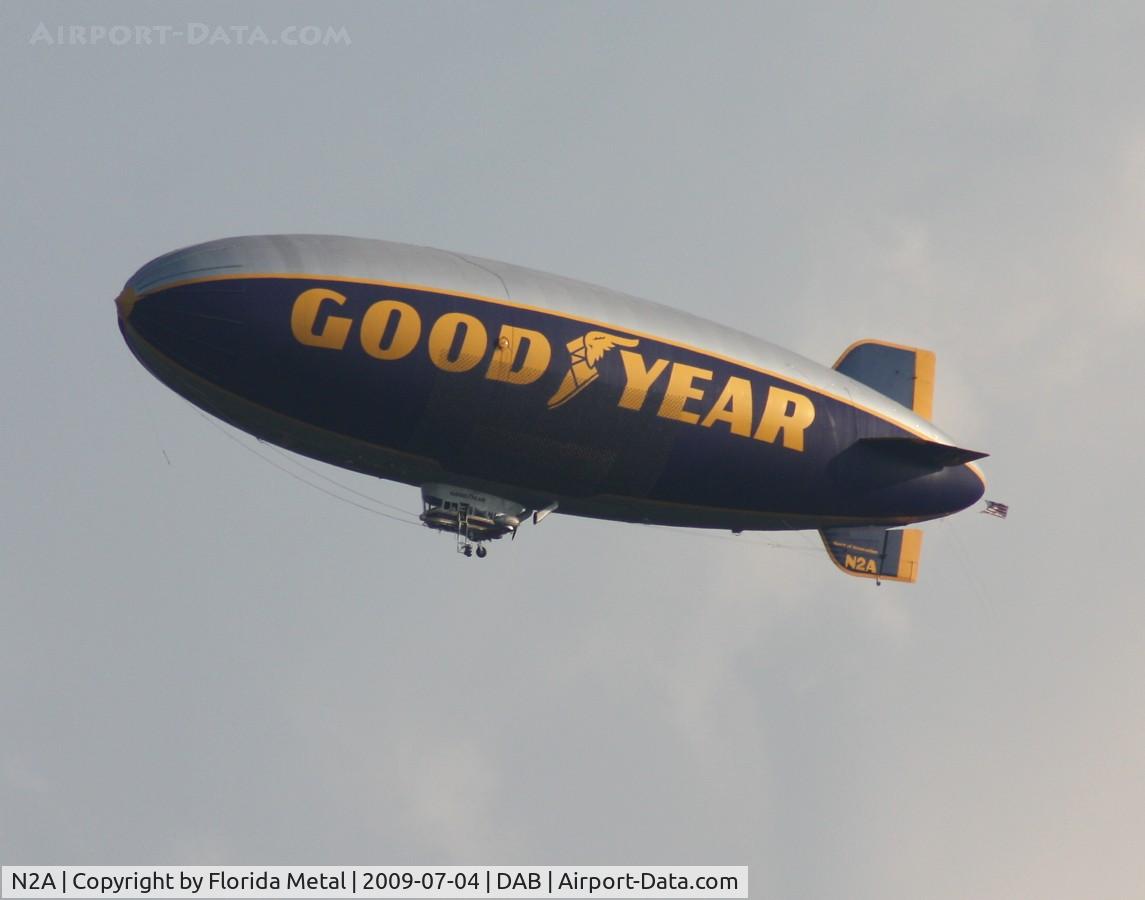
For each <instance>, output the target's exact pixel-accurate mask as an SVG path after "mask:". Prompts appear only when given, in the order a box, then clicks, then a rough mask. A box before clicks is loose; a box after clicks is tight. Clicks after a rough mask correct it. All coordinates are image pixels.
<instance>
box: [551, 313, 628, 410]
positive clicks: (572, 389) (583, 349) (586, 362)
mask: <svg viewBox="0 0 1145 900" xmlns="http://www.w3.org/2000/svg"><path fill="white" fill-rule="evenodd" d="M639 343H640V341H638V340H637V339H636V338H623V337H617V336H616V335H614V334H606V333H605V332H603V331H590V332H588V333H587V334H586V335H584V336H583V337H578V338H577V339H576V340H573V341H569V342H568V345H567V346H568V349H569V356H570V357H571V362H570V364H569V370H568V372H567V373H565V377H564V379H563V380H562V381H561V385H560V387H558V388H557V392H556V393H555V394H553V395H552V396H551V397H550V398H549V403H548V406H549V409H556V408H557V407H558V406H560V405H561V404H562V403H568V401H569V400H571V399H572V398H573V397H575V396H576V395H577V394H579V393H580V392H581V391H583V390H584V389H585V388H586V387H588V386H589V385H590V384H592V383H593V382H594V381H596V379H597V378H599V377H600V373H599V372H598V371H597V370H596V364H597V363H598V362H600V360H601V358H602V357H603V356H604V354H605V353H607V352H608V351H609V350H611V349H612V348H613V347H635V346H636V345H637V344H639Z"/></svg>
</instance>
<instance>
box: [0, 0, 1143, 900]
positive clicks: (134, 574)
mask: <svg viewBox="0 0 1145 900" xmlns="http://www.w3.org/2000/svg"><path fill="white" fill-rule="evenodd" d="M925 6H926V5H922V6H920V5H919V4H914V3H903V4H900V5H894V4H892V5H879V6H877V7H875V8H868V6H867V5H860V6H859V7H855V6H852V5H848V6H846V7H841V8H834V7H832V6H827V5H824V6H819V7H817V8H815V9H812V10H808V9H806V8H805V7H804V5H803V4H744V5H722V6H721V5H715V6H712V5H710V4H703V5H700V4H693V5H671V4H659V3H658V4H647V5H646V4H639V3H626V4H622V5H621V4H617V5H607V4H606V5H601V4H589V3H576V4H548V3H546V4H520V5H514V4H452V3H451V4H440V5H437V4H424V5H422V4H418V5H413V4H410V5H368V4H354V5H346V6H338V5H336V4H331V5H326V6H322V7H317V6H315V7H292V6H289V5H283V4H269V3H266V4H257V3H249V4H245V5H243V6H241V7H237V8H235V7H232V6H231V5H230V4H220V5H210V4H186V5H180V6H171V7H164V6H161V5H144V4H139V5H128V4H124V5H106V4H100V3H92V4H84V5H82V6H73V5H50V4H22V3H4V4H3V5H0V35H2V40H3V47H2V49H0V197H2V198H3V202H2V205H0V209H2V216H3V226H4V227H3V241H2V242H0V270H2V271H3V273H4V276H5V290H6V291H7V297H8V302H7V303H6V304H5V317H4V321H3V336H4V351H3V353H2V354H0V383H2V384H3V389H2V390H0V416H2V419H0V421H2V422H3V423H4V431H3V438H2V439H0V466H2V477H0V491H2V493H0V504H2V509H3V510H4V513H5V514H4V515H3V517H2V518H0V634H2V635H3V638H4V644H3V652H2V653H0V722H2V723H3V724H2V726H0V860H2V861H3V862H5V863H22V864H27V863H44V862H61V861H65V862H77V861H78V862H87V863H108V864H110V863H120V862H171V863H180V864H208V863H217V862H223V863H239V864H245V863H258V864H285V863H302V862H306V863H335V864H337V863H351V862H352V863H365V862H369V863H375V862H378V863H409V864H417V863H438V864H473V863H484V864H493V863H537V864H545V863H552V864H563V863H567V864H583V865H587V864H609V863H639V864H648V863H656V864H670V863H680V864H704V863H718V864H728V865H732V864H736V865H739V864H748V865H750V866H751V877H752V884H753V892H752V896H753V897H764V896H768V897H784V898H786V897H808V898H829V897H841V896H847V897H854V898H900V897H901V898H916V897H920V896H925V897H928V898H938V900H942V898H964V897H969V896H973V897H976V898H983V900H988V898H999V900H1002V898H1006V900H1009V898H1013V897H1035V896H1036V897H1039V898H1076V897H1079V896H1093V897H1097V896H1100V897H1103V898H1121V897H1124V898H1130V897H1139V896H1140V891H1141V889H1142V888H1141V886H1142V884H1145V854H1142V852H1141V850H1142V847H1143V846H1145V812H1142V811H1143V810H1145V720H1143V709H1145V704H1143V703H1142V699H1141V685H1142V683H1145V652H1143V651H1145V603H1143V598H1142V590H1141V577H1140V574H1139V572H1138V571H1137V566H1136V560H1137V557H1138V556H1139V554H1140V549H1139V548H1138V547H1136V545H1134V544H1133V540H1134V539H1135V538H1136V536H1137V534H1139V533H1140V528H1141V509H1142V501H1143V497H1142V494H1143V493H1145V491H1143V488H1142V476H1141V474H1140V464H1139V461H1138V455H1139V448H1140V447H1141V445H1142V439H1143V438H1145V427H1143V424H1142V412H1141V401H1140V397H1139V394H1140V391H1141V389H1142V387H1145V385H1143V383H1142V376H1141V374H1140V372H1141V369H1140V362H1139V358H1140V348H1141V346H1142V340H1143V338H1145V298H1143V292H1145V99H1143V95H1142V92H1141V85H1142V84H1143V83H1145V54H1142V53H1141V48H1142V46H1145V12H1143V11H1142V7H1141V5H1140V4H1139V3H1125V4H1105V5H1102V6H1100V7H1084V6H1081V5H1076V4H1052V3H1049V4H1047V3H1022V4H1008V5H1000V4H993V3H991V4H982V5H979V6H975V5H966V4H956V5H949V6H951V8H950V10H949V11H945V12H943V11H937V10H932V9H926V8H923V7H925ZM41 21H42V22H44V23H45V24H46V25H47V26H48V27H49V29H51V30H52V31H53V32H54V30H55V28H56V27H57V26H60V25H71V24H81V25H91V24H104V25H115V24H129V25H167V26H171V27H174V28H185V26H186V23H189V22H202V23H209V24H211V25H231V24H247V25H259V26H260V27H261V28H263V29H264V30H265V32H266V33H267V34H268V35H270V36H271V37H277V36H278V35H279V33H280V32H281V30H282V29H283V28H285V27H287V26H292V25H293V26H302V25H308V24H316V25H319V26H322V27H326V26H333V27H342V26H344V27H345V29H346V31H347V33H348V34H349V36H350V38H351V44H350V46H348V47H347V46H329V47H321V46H318V47H285V46H219V45H216V46H206V45H196V46H188V45H187V43H186V42H174V43H171V44H169V45H166V46H156V45H154V44H153V45H152V46H139V45H136V44H135V43H129V44H128V45H125V46H112V45H110V44H109V43H106V42H105V43H104V44H102V45H100V46H75V45H66V46H58V45H56V46H49V45H46V44H44V43H42V42H41V43H37V44H33V43H31V39H32V37H33V34H34V32H35V30H36V26H37V24H38V23H39V22H41ZM289 231H307V232H330V233H340V234H352V235H359V236H364V237H377V238H384V239H389V240H397V241H405V242H411V243H422V244H427V245H430V246H437V247H444V248H447V249H453V250H459V251H464V252H469V253H473V254H478V255H482V256H488V257H492V258H494V259H503V260H506V261H509V262H514V263H517V264H521V265H526V266H531V267H534V268H539V269H543V270H548V271H553V272H557V273H559V274H563V275H569V276H572V277H578V278H583V279H586V280H589V281H593V282H597V283H601V284H605V285H608V286H610V287H614V288H617V289H619V290H624V291H628V292H630V293H634V294H637V295H639V296H644V297H648V298H650V299H654V300H657V301H660V302H662V303H666V304H669V305H671V306H675V307H678V308H680V309H684V310H688V311H690V312H696V313H699V314H702V315H706V316H708V317H710V318H713V319H715V320H717V321H720V322H723V323H727V324H730V325H733V326H736V327H739V328H742V329H743V330H745V331H748V332H751V333H754V334H757V335H760V336H762V337H765V338H768V339H770V340H773V341H775V342H776V343H779V344H782V345H784V346H787V347H790V348H792V349H794V350H796V351H798V352H801V353H803V354H805V355H807V356H809V357H812V358H815V359H818V360H820V361H823V362H826V363H830V362H831V361H833V360H834V359H835V357H836V356H837V355H838V353H839V352H840V351H841V350H842V348H844V347H845V346H847V345H848V344H849V343H850V342H851V341H853V340H855V339H857V338H860V337H879V338H885V339H888V340H893V341H901V342H906V343H913V344H918V345H921V346H925V347H930V348H933V349H934V350H935V351H936V352H937V353H938V360H939V362H938V386H937V395H936V404H935V408H936V419H937V421H938V424H939V425H940V426H941V427H942V428H944V429H945V430H947V431H948V432H949V433H951V434H952V435H953V436H954V437H955V438H956V439H957V440H959V441H960V442H961V443H962V444H963V445H964V446H969V447H974V448H980V449H982V450H986V451H989V452H991V453H992V454H993V457H992V458H991V459H989V460H987V461H986V464H985V469H986V473H987V476H988V477H989V479H990V487H989V490H988V493H987V496H989V497H992V498H996V499H999V500H1003V501H1006V502H1008V503H1010V504H1012V506H1013V511H1012V513H1011V517H1010V519H1009V520H1008V521H1007V522H1005V523H1001V522H998V521H995V520H993V519H990V518H988V517H985V516H979V515H975V514H973V513H965V514H962V515H961V516H958V517H956V518H954V519H951V520H947V521H945V522H941V523H935V524H933V525H931V526H928V527H927V529H926V532H927V533H926V540H925V544H924V549H923V568H922V576H921V581H920V583H919V584H918V585H916V586H914V587H913V588H912V587H904V586H898V585H885V586H883V587H881V588H877V587H875V586H874V585H873V584H871V583H869V582H865V581H859V580H853V579H847V578H845V577H844V576H842V575H841V574H839V573H838V572H837V571H836V570H835V569H834V567H833V566H832V565H831V564H830V563H829V561H828V560H827V557H826V555H825V554H824V553H823V552H822V551H821V549H820V548H819V544H818V540H817V538H814V537H813V536H809V535H786V536H780V537H779V538H777V539H776V540H777V541H778V543H780V544H782V545H783V547H782V548H777V547H772V546H768V541H769V540H770V539H771V538H769V537H768V536H744V537H742V538H739V539H733V538H731V537H730V536H719V537H716V536H712V535H705V534H700V533H696V532H674V531H667V530H661V529H650V528H641V527H630V526H621V525H615V524H610V523H600V522H587V521H579V520H576V519H570V518H562V517H559V516H558V517H554V518H551V519H549V520H548V521H546V522H545V524H544V525H543V526H542V527H540V528H539V529H536V530H532V529H527V530H526V531H525V532H524V533H522V535H521V537H520V538H519V539H518V540H517V541H516V543H515V544H513V545H511V546H509V545H497V546H496V547H495V548H494V550H493V552H492V553H491V554H490V557H489V558H488V559H487V560H485V561H484V562H483V563H480V564H479V563H476V562H475V561H467V560H464V559H462V558H460V557H457V556H456V555H455V554H454V553H453V548H452V546H451V543H450V541H449V539H448V538H446V537H442V536H440V535H434V534H431V533H429V532H428V531H425V530H421V529H415V528H413V527H408V526H405V525H401V524H398V523H394V522H391V521H388V520H386V519H382V518H380V517H375V516H372V515H369V514H368V513H366V512H363V511H362V510H360V509H356V508H354V507H352V506H349V505H347V504H343V503H339V502H336V501H334V500H331V499H330V498H329V497H327V496H325V495H323V494H321V493H319V492H318V491H316V490H313V489H311V488H310V487H307V486H306V485H304V484H301V483H299V482H298V481H297V480H294V479H292V478H289V477H287V476H286V475H284V474H283V473H282V472H280V471H278V470H276V469H274V468H272V467H271V466H270V465H268V464H266V463H265V462H263V461H261V460H260V459H258V458H256V457H255V456H254V455H253V454H251V453H247V452H245V451H244V450H243V449H242V448H241V447H240V446H238V444H236V442H234V441H233V440H228V439H227V437H226V436H225V435H224V433H223V432H222V431H220V430H219V429H217V428H215V427H212V425H211V424H209V423H208V422H207V421H205V420H204V418H202V417H201V416H200V415H199V414H198V413H197V412H196V411H195V410H194V409H193V408H191V407H189V406H188V405H187V404H186V403H184V402H183V401H181V400H180V399H179V398H178V397H177V396H176V395H175V394H173V393H172V392H170V391H169V390H167V389H166V388H164V387H163V386H162V385H161V384H159V383H158V382H157V381H155V380H154V379H153V378H151V377H150V376H149V375H148V374H147V373H146V372H145V371H144V370H143V369H142V367H140V366H139V365H138V363H136V362H135V360H134V359H133V358H132V357H131V354H130V353H129V352H128V351H127V349H126V347H125V346H124V345H123V343H122V341H121V339H120V336H119V334H118V331H117V329H116V326H115V313H114V308H113V304H112V300H113V298H114V297H115V295H116V294H117V293H118V290H119V288H120V286H121V285H122V283H123V282H124V280H125V279H126V278H127V277H128V276H129V275H130V274H131V273H132V272H133V271H134V270H135V269H136V268H137V267H138V266H140V265H142V264H143V263H144V262H146V261H147V260H149V259H151V258H152V257H154V256H157V255H158V254H160V253H163V252H165V251H167V250H170V249H174V248H176V247H180V246H184V245H187V244H190V243H194V242H197V241H201V240H206V239H210V238H215V237H221V236H226V235H233V234H243V233H268V232H289ZM247 443H248V444H249V443H250V442H249V441H248V442H247ZM274 458H275V459H276V460H277V461H279V462H280V463H282V464H284V465H289V464H288V463H285V462H284V461H282V460H281V459H278V458H277V457H274ZM168 460H169V463H168ZM309 465H312V466H314V467H315V468H317V464H309ZM320 471H322V472H323V473H324V474H327V475H332V476H333V477H335V478H337V479H338V480H339V481H340V482H341V483H343V484H345V485H349V486H350V487H353V488H354V489H356V490H361V491H365V492H367V493H369V494H370V495H372V496H374V497H377V498H379V499H381V500H383V501H385V502H388V503H395V504H398V505H401V506H403V507H404V508H406V509H410V510H415V509H417V507H418V502H419V501H418V495H417V492H416V490H414V489H412V488H407V487H403V486H399V485H394V484H390V483H381V482H373V481H371V480H370V479H366V478H361V477H357V476H353V475H350V474H346V473H341V472H338V471H336V470H329V469H321V470H320ZM304 474H305V473H304ZM311 480H314V479H313V478H311Z"/></svg>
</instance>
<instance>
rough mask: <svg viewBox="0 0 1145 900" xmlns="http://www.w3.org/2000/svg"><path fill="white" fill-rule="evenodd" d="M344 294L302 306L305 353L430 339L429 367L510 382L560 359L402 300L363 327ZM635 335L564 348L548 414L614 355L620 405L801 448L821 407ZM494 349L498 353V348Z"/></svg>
mask: <svg viewBox="0 0 1145 900" xmlns="http://www.w3.org/2000/svg"><path fill="white" fill-rule="evenodd" d="M345 302H346V297H345V296H344V295H343V294H340V293H338V292H337V291H334V290H330V289H329V288H310V289H309V290H305V291H303V292H302V293H301V294H299V295H298V297H297V298H296V299H295V301H294V305H293V307H292V308H291V314H290V330H291V333H292V334H293V335H294V338H295V340H297V341H298V342H299V343H300V344H303V345H305V346H307V347H320V348H324V349H327V350H342V349H344V348H345V346H346V344H347V342H348V341H349V340H350V335H351V332H352V331H354V329H355V327H356V328H357V335H358V341H359V342H360V344H361V347H362V350H363V351H364V352H365V353H366V354H367V355H368V356H371V357H373V358H374V359H377V360H382V361H391V360H398V359H403V358H405V357H407V356H409V355H410V354H411V353H413V352H414V350H415V349H416V348H417V347H418V346H419V345H420V344H421V343H422V338H423V336H424V338H425V342H424V343H425V350H426V352H427V353H428V356H429V359H430V361H431V362H432V363H433V365H434V366H436V367H437V368H438V369H440V370H441V371H443V372H457V373H461V372H470V371H472V370H474V369H477V368H478V367H482V366H483V367H484V376H485V378H487V379H490V380H492V381H500V382H504V383H506V384H514V385H528V384H532V383H534V382H536V381H538V380H539V379H540V378H541V377H542V376H544V375H545V374H546V373H547V372H548V371H549V369H550V366H551V365H552V363H553V352H552V344H551V343H550V341H549V339H548V338H547V337H546V336H545V335H544V334H542V333H541V332H539V331H534V330H532V329H528V328H520V327H518V326H515V325H501V327H500V330H499V332H498V334H497V336H496V338H495V339H494V340H491V339H490V335H489V332H488V330H487V329H486V327H485V324H484V323H483V322H482V321H481V320H480V319H478V318H477V317H476V316H473V315H470V314H468V313H463V312H447V313H443V314H442V315H440V316H438V317H437V319H435V320H434V321H433V323H432V324H431V325H429V328H428V331H426V323H425V322H423V321H422V317H421V315H420V314H419V313H418V311H417V310H416V309H415V308H414V307H413V306H411V305H410V304H408V303H404V302H402V301H400V300H378V301H376V302H375V303H373V304H371V305H370V307H369V308H368V309H367V310H366V311H365V313H364V314H363V315H362V317H361V320H360V321H356V320H355V319H353V318H351V317H349V316H343V315H338V312H337V311H338V309H339V308H340V307H342V306H343V305H344V304H345ZM639 346H640V341H639V339H637V338H629V337H622V336H620V335H616V334H610V333H608V332H604V331H588V332H586V333H585V334H584V335H582V336H581V337H578V338H576V339H575V340H572V341H569V342H568V343H567V344H566V349H567V350H568V354H569V359H568V362H567V364H561V365H562V368H564V366H565V365H567V369H565V371H564V376H563V378H562V379H561V382H560V385H559V386H558V387H557V390H556V393H554V394H553V395H552V396H551V397H550V398H549V399H548V402H547V406H548V408H549V409H556V408H557V407H559V406H563V405H564V404H566V403H568V402H569V401H570V400H572V399H573V398H574V397H576V396H577V395H578V394H580V393H581V392H583V391H584V390H585V389H586V388H588V387H589V386H590V385H592V383H593V382H595V381H596V380H597V379H598V378H599V377H600V372H599V369H598V367H599V365H600V362H601V360H602V359H604V357H605V355H606V354H608V353H609V352H610V351H613V350H615V351H616V352H617V354H618V355H619V357H620V364H621V368H622V371H623V375H624V382H623V388H622V389H621V392H620V395H619V397H618V398H617V399H616V401H615V402H616V405H617V406H618V407H620V408H621V409H627V410H632V411H634V412H640V411H642V410H644V408H645V407H646V406H648V397H649V395H650V394H652V395H656V396H659V397H660V402H659V406H658V407H657V409H656V415H658V416H660V417H661V418H664V419H673V420H675V421H678V422H684V423H687V424H689V425H697V426H699V427H701V428H713V427H716V426H719V427H721V428H727V429H728V431H729V432H730V433H731V434H734V435H738V436H739V437H744V438H750V439H754V440H757V441H763V442H765V443H769V444H775V443H782V445H783V446H784V447H785V448H787V449H788V450H795V451H799V452H802V451H803V449H804V441H803V437H804V432H805V431H806V430H807V428H808V427H809V426H810V425H811V423H812V422H813V421H814V420H815V405H814V404H813V403H812V401H811V398H810V397H808V396H806V395H805V394H800V393H797V392H795V391H788V390H785V389H783V388H780V387H777V386H775V385H772V386H770V387H768V388H767V389H766V391H764V392H763V393H762V395H760V386H759V385H758V384H754V383H753V382H752V381H750V380H748V379H747V378H741V377H739V376H736V375H732V376H730V377H729V378H727V379H726V380H725V381H724V382H723V383H722V384H717V383H715V372H714V371H713V370H712V369H707V368H704V367H702V366H692V365H687V364H685V363H681V362H675V361H670V360H667V359H663V358H657V359H653V360H651V362H649V359H648V358H647V357H646V356H645V355H644V354H642V353H640V352H639V351H638V349H637V348H639ZM490 348H492V352H490Z"/></svg>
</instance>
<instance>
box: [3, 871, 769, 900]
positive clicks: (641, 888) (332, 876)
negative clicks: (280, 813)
mask: <svg viewBox="0 0 1145 900" xmlns="http://www.w3.org/2000/svg"><path fill="white" fill-rule="evenodd" d="M747 875H748V873H747V866H580V867H570V866H4V867H3V884H2V886H0V896H3V897H12V898H16V897H39V898H54V897H76V898H84V897H88V898H95V897H114V898H123V897H149V898H158V897H199V898H203V900H240V898H268V900H269V898H282V897H324V898H330V900H334V898H342V897H367V898H370V897H372V898H377V900H388V898H410V900H413V898H434V897H490V896H497V897H531V898H535V900H545V898H562V897H567V898H573V897H593V898H598V900H607V898H634V897H731V898H739V897H742V898H746V897H747V896H748V884H747V881H748V878H747Z"/></svg>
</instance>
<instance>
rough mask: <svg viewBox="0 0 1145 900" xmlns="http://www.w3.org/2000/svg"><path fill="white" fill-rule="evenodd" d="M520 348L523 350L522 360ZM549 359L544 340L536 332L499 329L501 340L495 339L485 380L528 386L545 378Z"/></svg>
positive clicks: (523, 329)
mask: <svg viewBox="0 0 1145 900" xmlns="http://www.w3.org/2000/svg"><path fill="white" fill-rule="evenodd" d="M522 344H523V345H524V347H525V353H524V355H523V356H522V355H521V346H522ZM552 355H553V351H552V347H550V346H549V340H548V338H546V337H545V336H544V335H543V334H541V333H540V332H539V331H530V330H529V329H527V328H514V327H512V326H511V325H502V326H501V336H500V337H499V338H498V339H497V346H496V348H495V349H494V350H493V359H492V360H490V362H489V371H487V372H486V373H485V377H486V378H489V379H492V380H493V381H504V382H507V383H509V384H532V383H533V382H534V381H536V380H537V379H538V378H540V377H541V376H542V375H544V374H545V370H546V369H548V367H549V360H550V359H551V358H552ZM518 356H520V357H521V358H520V360H518V359H517V357H518Z"/></svg>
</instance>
